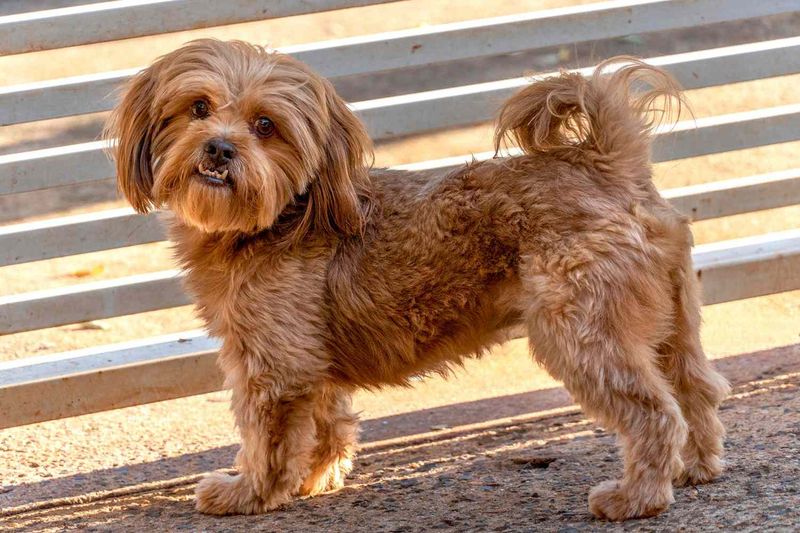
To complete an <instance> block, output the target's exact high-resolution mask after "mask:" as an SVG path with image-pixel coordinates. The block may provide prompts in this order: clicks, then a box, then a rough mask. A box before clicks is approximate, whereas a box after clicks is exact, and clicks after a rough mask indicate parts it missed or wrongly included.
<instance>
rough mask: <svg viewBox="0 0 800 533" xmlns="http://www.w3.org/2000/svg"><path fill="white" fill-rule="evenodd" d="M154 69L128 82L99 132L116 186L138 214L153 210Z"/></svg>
mask: <svg viewBox="0 0 800 533" xmlns="http://www.w3.org/2000/svg"><path fill="white" fill-rule="evenodd" d="M156 68H157V67H156V66H153V67H149V68H147V69H145V70H143V71H141V72H139V73H138V74H136V76H134V77H133V79H131V80H130V82H128V84H127V86H126V87H125V88H124V92H123V94H122V98H121V100H120V103H119V104H118V105H117V107H116V108H115V109H114V111H113V112H112V113H111V116H110V117H109V119H108V121H107V122H106V125H105V128H104V130H103V137H104V138H105V139H106V140H107V141H109V143H110V148H109V151H110V153H111V155H112V157H113V158H114V161H115V165H116V171H117V185H118V186H119V189H120V191H122V193H123V194H124V195H125V198H127V199H128V202H130V204H131V206H133V208H134V209H135V210H136V211H137V212H139V213H147V212H148V211H150V210H151V209H152V208H153V207H154V201H153V194H152V189H153V168H152V161H151V153H150V146H151V144H152V138H153V134H154V132H155V124H154V121H155V119H154V117H153V116H152V115H153V111H152V105H153V96H154V94H153V93H154V91H155V80H156V72H155V70H156Z"/></svg>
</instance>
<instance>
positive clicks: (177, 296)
mask: <svg viewBox="0 0 800 533" xmlns="http://www.w3.org/2000/svg"><path fill="white" fill-rule="evenodd" d="M179 278H180V274H179V272H178V271H177V270H167V271H163V272H153V273H149V274H138V275H135V276H127V277H124V278H117V279H112V280H104V281H96V282H92V283H82V284H80V285H75V286H70V287H58V288H55V289H46V290H41V291H35V292H27V293H22V294H12V295H8V296H0V335H5V334H7V333H15V332H19V331H30V330H34V329H41V328H48V327H53V326H61V325H63V324H73V323H76V322H84V321H88V320H94V319H97V318H108V317H113V316H122V315H130V314H134V313H143V312H145V311H154V310H157V309H164V308H168V307H177V306H179V305H186V304H189V303H191V301H190V300H189V298H188V297H187V296H186V294H185V293H184V292H183V290H182V288H181V284H180V282H179V281H180V280H179Z"/></svg>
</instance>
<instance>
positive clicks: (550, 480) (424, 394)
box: [0, 0, 800, 531]
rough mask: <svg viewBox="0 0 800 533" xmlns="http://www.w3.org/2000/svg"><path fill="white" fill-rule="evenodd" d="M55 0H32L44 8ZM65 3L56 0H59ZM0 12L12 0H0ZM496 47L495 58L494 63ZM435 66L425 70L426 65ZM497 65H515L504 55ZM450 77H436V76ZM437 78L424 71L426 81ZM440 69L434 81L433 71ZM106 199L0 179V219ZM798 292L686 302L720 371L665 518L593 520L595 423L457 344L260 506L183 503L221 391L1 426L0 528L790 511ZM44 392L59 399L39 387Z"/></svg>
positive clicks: (465, 521) (797, 450)
mask: <svg viewBox="0 0 800 533" xmlns="http://www.w3.org/2000/svg"><path fill="white" fill-rule="evenodd" d="M58 1H62V2H63V1H65V0H36V2H35V3H36V5H37V6H39V5H52V4H54V3H55V2H58ZM66 1H69V2H71V3H73V4H74V3H77V2H76V1H74V0H66ZM587 1H588V0H504V1H503V2H484V1H482V0H460V3H459V5H460V6H461V7H462V9H459V10H454V9H452V8H451V7H448V6H451V5H452V4H449V3H448V2H447V1H445V0H411V1H409V2H399V3H396V4H390V5H386V6H378V7H374V8H366V9H363V10H355V11H354V10H345V11H342V12H334V13H327V14H321V15H313V16H308V17H295V18H292V19H289V20H281V21H272V22H265V23H251V24H242V25H237V26H231V27H226V28H215V29H210V30H204V31H202V32H183V33H178V34H171V35H164V36H155V37H148V38H146V39H144V40H143V39H133V40H127V41H120V42H116V43H108V44H99V45H93V46H85V47H73V48H68V49H64V50H56V51H51V52H40V53H34V54H24V55H18V56H7V57H2V58H0V85H7V84H14V83H24V82H28V81H35V80H41V79H49V78H55V77H61V76H71V75H80V74H85V73H90V72H99V71H103V70H113V69H122V68H129V67H133V66H138V65H141V64H145V63H147V62H149V61H150V60H152V59H153V58H154V57H156V56H157V55H159V54H162V53H164V52H166V51H168V50H170V49H172V48H174V47H175V46H177V45H179V44H180V43H181V42H184V41H186V40H189V39H191V38H195V37H198V36H200V35H203V36H217V37H220V38H232V37H237V38H244V39H246V40H251V41H255V42H262V43H263V42H270V43H272V44H274V45H276V46H283V45H290V44H295V43H298V42H307V41H314V40H319V39H329V38H340V37H347V36H351V35H358V34H365V33H373V32H378V31H388V30H393V29H399V28H403V27H415V26H422V25H425V24H434V23H439V22H449V21H455V20H463V19H469V18H474V17H486V16H494V15H504V14H509V13H515V12H521V11H526V10H532V9H542V8H552V7H562V6H566V5H572V4H578V3H586V2H587ZM0 3H2V4H3V5H2V6H0V14H6V13H8V12H13V10H14V9H20V8H21V6H30V5H33V2H32V1H31V0H26V1H25V2H22V0H13V1H12V0H10V1H9V2H0ZM798 23H800V15H796V16H789V17H778V18H775V17H773V18H770V19H765V20H764V21H760V22H759V23H757V24H750V25H737V26H735V27H734V26H731V25H727V26H726V25H723V26H717V27H715V28H713V29H704V30H703V31H702V32H695V33H694V34H692V35H689V34H688V33H681V34H679V35H678V36H676V35H675V34H670V35H661V36H659V35H656V36H654V37H648V38H646V39H644V40H639V41H637V40H635V39H633V40H631V39H628V40H615V41H613V42H606V43H592V44H591V45H588V46H575V47H570V48H563V49H559V50H549V51H545V52H543V53H541V54H533V55H526V54H522V55H515V56H513V57H506V58H504V59H503V61H502V62H501V61H500V60H498V59H497V58H492V59H489V60H482V61H480V62H473V63H469V64H467V65H464V64H458V65H456V66H455V67H452V68H451V67H437V68H436V69H434V70H433V71H432V72H434V73H435V75H431V74H429V73H428V71H425V72H423V73H422V74H420V73H417V75H416V77H413V76H410V75H409V74H408V73H406V72H401V73H400V74H397V73H394V74H392V73H389V74H385V75H381V76H378V77H377V78H375V79H373V80H372V81H371V83H369V84H365V83H364V80H363V79H362V78H355V79H353V80H350V81H349V82H342V83H340V84H339V85H338V86H339V88H340V90H342V91H343V93H345V94H346V96H348V98H349V99H350V100H357V99H365V98H373V97H376V96H385V95H387V94H390V93H392V92H402V91H404V90H408V84H411V85H414V86H415V87H424V88H437V87H439V86H444V85H441V84H445V85H446V84H447V83H451V82H452V81H453V80H456V79H457V80H460V81H459V83H474V82H479V81H485V80H487V79H496V78H497V77H511V76H517V75H520V74H521V73H522V71H531V70H538V71H543V70H552V69H553V68H555V67H557V66H558V65H565V66H576V65H579V64H589V63H591V62H592V60H593V58H595V57H599V56H603V55H610V54H613V53H621V52H630V53H636V54H640V55H643V56H648V55H658V54H665V53H671V52H677V51H683V50H685V49H690V48H692V47H695V48H698V47H712V46H719V45H722V44H733V43H735V42H748V41H754V40H759V39H771V38H778V37H783V36H789V35H796V34H797V27H798ZM503 65H504V66H503ZM437 69H438V70H437ZM514 69H517V70H518V71H515V70H514ZM451 76H452V78H451ZM798 82H800V75H794V76H784V77H780V78H774V79H770V80H759V81H754V82H748V83H741V84H736V85H731V86H726V87H721V88H709V89H702V90H696V91H690V92H689V94H688V97H689V100H690V102H691V104H692V107H693V110H694V114H695V116H697V117H704V116H710V115H714V114H721V113H732V112H738V111H746V110H751V109H757V108H759V107H769V106H777V105H783V104H790V103H796V102H797V101H798V100H797V98H798V92H797V85H798ZM436 84H440V85H436ZM451 84H452V83H451ZM102 120H103V114H95V115H90V116H87V117H78V118H69V119H58V120H53V121H47V122H40V123H35V124H23V125H18V126H12V127H4V128H0V154H5V153H11V152H14V151H19V150H27V149H34V148H41V147H47V146H55V145H59V144H67V143H73V142H83V141H88V140H92V139H94V138H95V136H96V135H97V132H98V131H99V125H100V124H101V123H102ZM490 138H491V129H490V127H489V126H488V125H486V124H483V125H479V126H475V127H471V128H464V129H460V130H451V131H445V132H433V133H430V134H426V135H421V136H417V137H413V138H407V139H399V140H396V141H392V142H388V143H383V144H381V145H380V146H378V147H377V150H376V162H377V164H379V165H393V164H401V163H407V162H414V161H420V160H425V159H433V158H439V157H446V156H450V155H459V154H464V153H468V152H479V151H484V150H487V149H489V146H490V144H489V142H490ZM798 150H800V142H795V143H785V144H780V145H775V146H768V147H762V148H756V149H751V150H742V151H737V152H733V153H728V154H718V155H712V156H706V157H699V158H693V159H688V160H682V161H675V162H668V163H661V164H657V165H655V169H654V171H655V180H656V183H657V185H658V186H659V187H660V188H662V189H663V188H670V187H678V186H683V185H689V184H695V183H704V182H709V181H716V180H721V179H729V178H735V177H743V176H747V175H752V174H757V173H765V172H771V171H777V170H784V169H788V168H793V167H798V166H800V165H798V156H797V154H798V153H800V152H799V151H798ZM121 205H123V204H122V203H121V201H120V200H119V198H118V197H117V195H116V192H115V187H114V184H113V182H112V181H108V180H106V181H100V182H95V183H90V184H84V185H82V186H80V187H63V188H59V189H54V190H49V191H43V192H35V193H26V194H21V195H14V196H6V197H0V224H6V223H15V222H21V221H28V220H38V219H42V218H48V217H53V216H61V215H64V214H71V213H81V212H87V211H92V210H97V209H108V208H112V207H118V206H121ZM795 227H800V206H792V207H787V208H781V209H773V210H767V211H762V212H758V213H751V214H743V215H738V216H733V217H726V218H723V219H718V220H713V221H706V222H700V223H697V224H695V225H694V233H695V237H696V241H697V242H698V243H707V242H713V241H718V240H723V239H731V238H737V237H744V236H749V235H756V234H759V233H764V232H768V231H779V230H783V229H788V228H795ZM172 266H173V263H172V261H171V259H170V254H169V249H168V246H167V245H166V244H164V243H156V244H150V245H143V246H135V247H130V248H126V249H120V250H113V251H109V252H100V253H93V254H84V255H80V256H74V257H68V258H60V259H55V260H51V261H43V262H38V263H32V264H25V265H17V266H11V267H5V268H2V269H0V294H3V295H5V294H16V293H21V292H25V291H31V290H37V289H44V288H50V287H59V286H65V285H72V284H79V283H84V282H87V281H96V280H102V279H111V278H115V277H119V276H124V275H128V274H134V273H142V272H153V271H157V270H162V269H166V268H171V267H172ZM799 302H800V291H795V292H789V293H784V294H779V295H771V296H767V297H762V298H755V299H750V300H745V301H739V302H730V303H726V304H721V305H714V306H708V307H705V308H704V309H703V314H704V320H705V327H704V330H703V342H704V345H705V347H706V349H707V351H708V352H709V353H710V354H711V356H712V357H714V358H715V364H717V366H718V367H719V368H720V370H721V371H722V372H723V373H724V374H725V375H726V376H727V377H728V378H729V379H730V380H731V381H732V382H733V383H734V384H735V388H734V395H733V396H732V397H731V398H730V399H729V400H728V401H727V402H726V403H725V404H724V406H723V410H722V417H723V420H724V422H725V424H726V426H727V427H728V430H729V436H728V441H727V445H726V450H727V452H726V453H727V459H728V462H729V468H728V470H727V472H726V473H725V475H724V476H723V477H722V478H721V479H720V480H719V481H718V482H716V483H713V484H711V485H708V486H704V487H699V488H683V489H679V490H678V491H677V492H676V503H675V505H673V506H672V507H671V508H670V510H669V511H668V512H667V513H666V514H664V515H663V516H661V517H659V518H656V519H652V520H638V521H633V522H628V523H625V524H624V525H609V524H606V523H604V522H600V521H597V520H594V519H593V518H592V517H591V516H590V515H589V513H588V510H587V507H586V496H587V494H588V490H589V488H590V487H591V486H592V485H594V484H595V483H597V482H599V481H602V480H605V479H610V478H612V477H616V476H617V475H618V473H619V468H620V461H619V457H618V454H617V452H616V451H615V448H614V446H613V438H612V437H611V436H609V435H608V434H606V433H605V432H603V431H602V429H601V428H597V427H596V426H594V425H592V424H591V423H590V422H589V421H587V420H585V419H584V418H583V417H582V416H581V415H580V413H579V412H578V411H577V409H576V407H575V406H574V405H573V404H572V401H571V400H570V398H569V395H568V394H567V393H566V392H565V391H564V390H563V389H562V388H561V387H560V384H559V383H557V382H555V381H553V380H552V379H550V378H549V377H548V376H547V375H546V374H545V373H544V372H543V371H542V370H541V369H538V368H536V367H535V366H534V365H533V363H532V362H531V360H530V357H529V355H528V353H527V348H526V346H525V343H524V341H515V342H512V343H509V344H506V345H504V346H502V347H500V348H498V349H497V350H494V352H493V353H492V354H490V356H488V357H486V358H485V359H483V360H480V361H471V362H469V363H468V364H467V367H466V369H465V370H464V371H460V372H458V373H457V375H455V376H453V377H452V378H451V379H449V380H446V381H445V380H442V379H440V378H438V377H432V378H429V379H424V380H421V381H419V382H418V383H416V384H415V387H414V389H412V390H406V389H388V390H385V391H380V392H377V393H363V394H360V395H358V397H357V398H356V405H357V407H358V408H359V409H360V410H362V411H363V415H362V418H363V419H364V430H363V435H362V442H363V449H362V450H361V452H360V454H359V459H358V461H357V466H356V469H355V471H354V472H353V475H352V476H351V477H350V479H349V481H348V483H347V486H346V487H345V489H343V490H342V491H340V492H338V493H336V494H330V495H324V496H322V497H318V498H314V499H309V500H304V501H300V502H296V503H294V504H292V505H290V506H287V507H286V508H285V509H282V510H280V511H277V512H274V513H271V514H269V515H264V516H260V517H249V518H243V517H231V518H212V517H205V516H201V515H198V514H197V513H196V512H195V511H194V510H193V504H192V488H193V486H194V484H195V483H196V481H197V479H199V477H200V476H202V475H203V474H204V473H205V472H208V471H212V470H215V469H226V468H229V467H230V465H231V464H232V462H233V457H234V455H235V452H236V449H237V441H238V439H237V436H236V433H235V431H234V429H233V423H232V418H231V416H230V413H229V412H228V408H227V395H226V393H214V394H210V395H204V396H197V397H193V398H185V399H180V400H173V401H168V402H161V403H156V404H150V405H144V406H138V407H133V408H129V409H123V410H119V411H113V412H108V413H99V414H94V415H87V416H83V417H76V418H72V419H67V420H61V421H53V422H46V423H42V424H35V425H31V426H24V427H20V428H14V429H9V430H4V431H0V530H5V529H20V528H21V529H27V530H61V529H95V530H119V529H127V530H135V531H141V530H144V529H147V528H149V529H153V530H157V531H160V530H167V529H179V528H184V529H189V530H202V531H231V530H249V529H263V530H270V531H296V530H301V531H302V530H308V531H317V530H325V531H422V530H429V529H441V530H453V531H465V530H469V531H481V530H486V531H502V530H509V531H512V530H513V531H520V530H522V531H525V530H537V531H538V530H564V531H570V530H585V529H624V530H641V531H651V530H670V531H672V530H679V529H685V530H708V529H725V530H731V529H737V530H742V531H750V530H753V531H755V530H759V531H761V530H765V529H767V530H770V529H772V530H785V531H789V530H796V529H797V524H800V511H798V509H797V507H798V506H797V502H798V500H800V498H799V497H798V495H797V491H798V488H800V487H799V486H798V484H799V483H800V482H799V481H798V478H800V472H798V469H800V464H798V462H799V461H800V433H799V432H800V394H798V385H799V384H800V375H798V372H800V344H798V343H800V305H798V303H799ZM199 326H200V324H199V322H198V321H197V319H196V318H195V317H194V314H193V309H192V308H191V307H182V308H177V309H169V310H163V311H157V312H152V313H142V314H140V315H134V316H127V317H119V318H113V319H108V320H101V321H96V322H93V323H88V324H78V325H69V326H64V327H58V328H49V329H46V330H39V331H34V332H24V333H19V334H14V335H7V336H2V337H0V359H14V358H21V357H28V356H31V355H42V354H48V353H54V352H59V351H63V350H68V349H73V348H82V347H86V346H92V345H96V344H101V343H112V342H120V341H126V340H131V339H135V338H141V337H146V336H151V335H158V334H162V333H170V332H177V331H183V330H186V329H191V328H195V327H199ZM54 401H57V399H54Z"/></svg>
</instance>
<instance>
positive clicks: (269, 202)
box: [153, 143, 310, 233]
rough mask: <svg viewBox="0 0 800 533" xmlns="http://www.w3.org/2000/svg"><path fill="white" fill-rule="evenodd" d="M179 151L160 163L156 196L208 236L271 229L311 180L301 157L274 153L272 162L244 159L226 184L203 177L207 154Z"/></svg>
mask: <svg viewBox="0 0 800 533" xmlns="http://www.w3.org/2000/svg"><path fill="white" fill-rule="evenodd" d="M187 144H188V143H187ZM180 148H182V147H181V146H180V143H178V144H176V146H175V147H174V148H173V149H171V150H169V151H168V152H167V154H166V155H165V156H163V157H160V158H158V159H157V161H156V165H155V169H154V170H155V172H154V173H155V179H154V189H153V192H154V196H155V197H156V198H157V199H158V201H159V203H161V204H163V205H165V206H167V207H169V208H170V209H172V210H173V211H174V212H175V214H176V215H177V217H178V218H179V219H180V220H182V221H183V222H184V223H186V224H188V225H191V226H193V227H196V228H198V229H201V230H202V231H205V232H209V233H211V232H220V231H236V232H245V233H253V232H256V231H259V230H263V229H266V228H269V227H271V226H272V225H273V224H274V222H275V221H276V220H277V218H278V217H279V216H280V214H281V213H282V212H283V211H284V210H285V209H286V207H287V206H288V205H289V204H290V203H291V202H292V201H293V199H294V197H295V196H297V195H300V194H303V193H304V192H305V190H306V188H307V186H308V182H309V181H310V180H309V179H308V178H307V177H306V176H307V171H306V169H305V168H303V167H302V166H301V165H298V164H297V162H296V161H297V159H296V158H293V157H287V156H288V155H289V154H281V153H274V154H272V155H273V157H272V158H271V159H267V158H263V157H262V158H254V157H253V158H251V157H239V158H237V159H236V160H235V161H231V162H230V163H229V164H228V166H227V170H228V174H227V176H226V179H225V180H224V183H223V184H220V183H217V182H216V181H217V180H211V182H209V180H207V179H205V177H204V176H203V174H202V172H201V169H202V168H203V158H202V154H198V153H197V152H196V151H194V150H188V151H183V150H181V149H180ZM254 159H255V162H254V161H253V160H254ZM287 170H289V171H292V172H294V173H293V174H292V173H290V172H287Z"/></svg>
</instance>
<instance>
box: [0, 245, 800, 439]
mask: <svg viewBox="0 0 800 533" xmlns="http://www.w3.org/2000/svg"><path fill="white" fill-rule="evenodd" d="M693 255H694V260H695V267H696V270H697V271H698V275H699V276H700V278H701V280H702V283H703V291H704V300H705V302H706V303H707V304H714V303H722V302H725V301H730V300H733V299H739V298H747V297H753V296H762V295H765V294H772V293H776V292H781V291H786V290H795V289H800V230H793V231H787V232H779V233H774V234H767V235H762V236H759V237H754V238H748V239H738V240H734V241H726V242H722V243H715V244H712V245H703V246H698V247H697V248H695V251H694V254H693ZM218 346H219V344H218V341H216V340H214V339H210V338H207V337H204V336H203V335H202V332H199V331H192V332H186V333H179V334H174V335H169V336H163V337H159V338H156V339H149V340H145V341H135V342H133V343H125V344H122V345H111V346H103V347H97V348H91V349H89V350H78V351H74V352H66V353H62V354H55V355H49V356H41V357H32V358H29V359H21V360H16V361H9V362H0V429H3V428H8V427H13V426H18V425H23V424H31V423H35V422H42V421H46V420H53V419H57V418H64V417H68V416H76V415H81V414H87V413H93V412H98V411H104V410H108V409H116V408H120V407H126V406H130V405H138V404H142V403H147V402H155V401H160V400H167V399H172V398H178V397H182V396H191V395H194V394H203V393H206V392H211V391H214V390H219V389H221V387H222V377H221V375H220V373H219V371H218V369H217V368H216V366H215V360H216V351H215V350H216V349H217V348H218ZM53 398H58V399H59V401H57V402H54V401H53V400H52V399H53Z"/></svg>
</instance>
